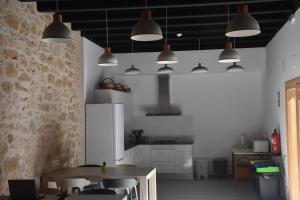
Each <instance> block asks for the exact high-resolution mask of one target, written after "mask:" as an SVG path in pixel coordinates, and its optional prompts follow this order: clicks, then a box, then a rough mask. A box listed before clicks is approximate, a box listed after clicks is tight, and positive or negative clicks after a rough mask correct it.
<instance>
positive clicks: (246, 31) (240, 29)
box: [225, 4, 261, 37]
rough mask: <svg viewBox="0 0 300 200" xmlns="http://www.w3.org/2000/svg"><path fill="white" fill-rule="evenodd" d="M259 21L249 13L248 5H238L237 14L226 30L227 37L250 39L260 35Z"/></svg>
mask: <svg viewBox="0 0 300 200" xmlns="http://www.w3.org/2000/svg"><path fill="white" fill-rule="evenodd" d="M260 33H261V31H260V27H259V23H258V22H257V20H256V19H255V18H254V17H252V16H251V15H250V14H249V13H248V5H246V4H242V5H238V9H237V14H236V15H235V16H234V17H233V19H232V20H231V21H230V23H229V24H228V25H227V28H226V34H225V35H226V36H227V37H248V36H254V35H258V34H260Z"/></svg>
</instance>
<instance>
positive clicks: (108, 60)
mask: <svg viewBox="0 0 300 200" xmlns="http://www.w3.org/2000/svg"><path fill="white" fill-rule="evenodd" d="M105 22H106V47H105V48H104V53H103V54H102V55H101V56H100V58H99V60H98V65H99V66H103V67H106V66H111V67H114V66H118V60H117V58H116V57H115V56H114V55H113V54H112V53H111V48H109V47H108V22H107V10H106V11H105Z"/></svg>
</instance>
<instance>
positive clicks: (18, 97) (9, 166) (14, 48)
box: [0, 0, 82, 195]
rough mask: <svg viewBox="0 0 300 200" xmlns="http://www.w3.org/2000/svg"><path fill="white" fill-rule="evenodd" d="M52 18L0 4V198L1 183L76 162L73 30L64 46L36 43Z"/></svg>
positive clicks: (9, 2)
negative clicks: (53, 162) (52, 165)
mask: <svg viewBox="0 0 300 200" xmlns="http://www.w3.org/2000/svg"><path fill="white" fill-rule="evenodd" d="M51 21H52V14H50V13H49V14H45V13H38V12H37V10H36V4H35V3H20V2H19V1H17V0H0V58H1V59H0V105H1V110H0V112H1V115H0V195H1V194H7V193H8V188H7V187H8V186H7V180H8V179H20V178H34V179H36V180H37V183H38V180H39V177H40V175H41V174H43V173H45V172H47V171H50V170H52V169H53V167H51V164H50V163H51V161H53V160H56V159H58V160H59V165H60V166H76V165H78V164H79V162H80V159H81V156H82V155H81V144H80V143H81V135H80V131H81V127H80V66H81V61H80V50H81V46H80V45H81V39H80V33H79V32H73V33H72V37H73V41H72V42H71V43H69V44H51V45H50V44H47V43H44V42H42V41H41V37H42V33H43V30H44V28H45V27H46V26H47V25H48V24H49V23H50V22H51Z"/></svg>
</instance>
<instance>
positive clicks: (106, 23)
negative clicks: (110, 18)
mask: <svg viewBox="0 0 300 200" xmlns="http://www.w3.org/2000/svg"><path fill="white" fill-rule="evenodd" d="M105 25H106V47H108V22H107V10H106V11H105Z"/></svg>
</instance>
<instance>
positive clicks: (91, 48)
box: [81, 37, 111, 163]
mask: <svg viewBox="0 0 300 200" xmlns="http://www.w3.org/2000/svg"><path fill="white" fill-rule="evenodd" d="M81 41H82V45H81V46H82V50H81V52H82V59H81V61H82V65H81V66H82V69H81V80H82V83H81V86H82V88H81V98H82V101H81V102H82V105H81V109H82V112H81V113H82V116H81V119H83V120H82V135H83V137H82V151H83V155H85V153H84V152H85V104H87V103H92V101H93V92H94V89H96V88H99V83H100V80H102V79H103V77H111V69H110V68H104V67H100V66H98V65H97V62H98V58H99V56H100V55H101V54H102V53H103V48H102V47H100V46H98V45H96V44H95V43H93V42H91V41H90V40H88V39H86V38H84V37H82V40H81ZM82 162H83V163H84V162H85V156H84V158H83V161H82Z"/></svg>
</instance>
